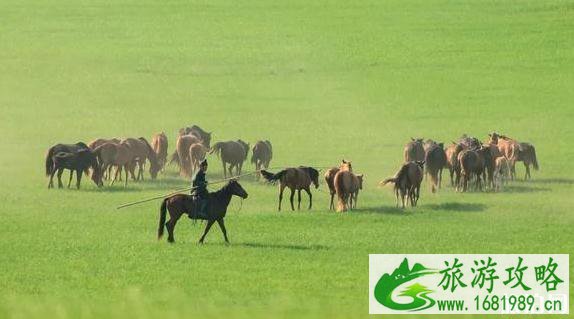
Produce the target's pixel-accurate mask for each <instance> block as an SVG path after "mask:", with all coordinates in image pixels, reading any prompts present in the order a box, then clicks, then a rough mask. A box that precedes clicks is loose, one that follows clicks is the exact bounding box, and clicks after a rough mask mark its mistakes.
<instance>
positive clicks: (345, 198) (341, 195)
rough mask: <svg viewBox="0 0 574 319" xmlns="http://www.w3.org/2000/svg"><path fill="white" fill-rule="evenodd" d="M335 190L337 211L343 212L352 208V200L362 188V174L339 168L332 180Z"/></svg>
mask: <svg viewBox="0 0 574 319" xmlns="http://www.w3.org/2000/svg"><path fill="white" fill-rule="evenodd" d="M333 184H334V186H335V192H336V193H337V211H338V212H344V211H347V210H348V209H350V210H352V209H353V200H355V207H356V199H357V197H358V194H359V190H361V189H362V188H363V175H355V174H353V173H352V172H350V171H348V170H339V172H337V174H336V175H335V179H334V180H333Z"/></svg>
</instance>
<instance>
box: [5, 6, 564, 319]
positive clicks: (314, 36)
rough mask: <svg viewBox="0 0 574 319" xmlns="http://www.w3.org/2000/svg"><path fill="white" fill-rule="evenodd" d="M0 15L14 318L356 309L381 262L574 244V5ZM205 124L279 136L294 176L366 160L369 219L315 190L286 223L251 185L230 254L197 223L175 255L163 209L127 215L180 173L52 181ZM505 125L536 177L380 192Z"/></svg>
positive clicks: (270, 191) (70, 10) (72, 10)
mask: <svg viewBox="0 0 574 319" xmlns="http://www.w3.org/2000/svg"><path fill="white" fill-rule="evenodd" d="M0 21H2V22H1V24H2V26H1V28H0V61H1V63H0V112H1V113H0V123H1V125H0V135H1V136H2V143H0V154H1V155H0V164H1V165H0V176H1V178H0V187H1V190H2V191H1V192H0V200H1V203H2V204H1V205H0V207H1V208H0V226H1V228H2V231H1V232H0V270H1V271H0V317H5V318H47V317H52V318H97V317H108V318H110V317H111V318H126V317H137V318H151V317H159V316H161V317H163V318H183V317H192V316H196V317H204V318H205V317H222V316H223V315H226V316H229V317H242V318H254V317H284V318H297V317H302V316H309V317H316V316H323V317H358V316H366V314H367V313H368V298H367V292H368V276H367V274H368V254H369V253H574V249H573V248H574V235H573V232H572V226H573V224H574V217H573V214H572V207H573V204H574V199H573V197H572V191H573V190H574V176H573V174H572V163H571V161H572V158H573V157H574V148H572V145H571V144H572V140H573V138H574V129H573V126H572V119H573V118H574V90H572V84H573V83H574V67H573V65H574V53H573V52H574V2H572V1H544V2H542V1H434V0H433V1H427V0H424V1H422V0H421V1H395V0H391V1H360V2H349V1H314V2H309V1H288V2H271V1H235V2H228V1H174V0H169V1H151V0H139V1H104V0H100V1H85V0H83V1H78V0H74V1H71V0H58V1H56V0H46V1H42V2H38V1H32V0H17V1H16V0H4V1H2V2H1V3H0ZM191 123H195V124H200V125H201V126H202V127H205V128H207V129H209V130H213V131H214V132H215V133H214V138H215V140H226V139H235V138H242V139H246V140H249V141H251V142H254V141H256V140H257V139H260V138H267V139H270V140H271V141H272V142H273V144H274V152H275V159H274V161H273V162H272V165H273V166H275V167H281V166H288V165H299V164H308V165H315V166H326V165H333V164H336V163H337V162H338V161H339V160H340V159H341V158H347V159H351V160H353V163H354V167H355V170H356V171H359V172H362V173H365V174H366V189H365V191H364V192H363V193H362V194H361V198H360V203H359V206H360V209H359V210H358V211H356V212H353V213H349V214H335V213H329V212H327V210H326V208H327V207H328V200H327V196H326V194H325V193H323V192H316V193H315V199H316V200H315V203H314V204H315V206H314V209H313V210H312V211H311V212H307V211H301V212H295V213H291V212H285V213H277V212H276V200H277V194H276V192H277V190H276V188H275V187H271V186H267V185H263V184H260V183H257V182H255V181H253V180H252V179H249V178H247V179H244V180H242V183H243V184H244V186H245V187H246V189H247V191H248V192H249V193H250V198H249V199H248V200H246V201H245V202H244V203H243V206H242V208H241V210H240V211H239V208H240V206H239V202H238V201H237V200H235V201H234V202H232V207H231V211H230V212H229V214H228V220H227V228H228V231H229V235H230V240H231V242H232V245H231V246H225V245H224V244H223V239H222V237H221V234H220V233H219V230H218V229H214V231H212V233H210V235H209V236H208V238H207V244H206V245H204V246H198V245H196V241H197V239H198V238H199V235H200V232H201V231H202V230H203V227H202V225H200V224H197V225H194V224H193V223H191V222H190V221H187V220H182V222H180V224H179V225H178V228H177V233H176V236H177V240H178V242H177V244H176V245H171V246H170V245H168V244H167V243H165V242H159V243H158V242H157V241H156V238H155V237H156V236H155V231H156V228H157V217H158V204H157V203H150V204H145V205H141V206H137V207H133V208H129V209H125V210H122V211H116V210H115V206H116V205H118V204H120V203H124V202H128V201H132V200H136V199H139V198H143V197H147V196H151V195H156V194H161V193H164V192H166V191H169V190H171V189H174V188H179V187H181V186H185V185H186V184H187V181H185V180H183V179H181V178H178V177H177V176H176V173H175V169H174V168H170V169H169V170H168V172H167V173H166V174H165V175H164V176H161V177H160V179H159V180H158V181H155V182H151V181H149V180H147V181H145V182H143V183H138V184H131V185H130V186H129V187H128V188H127V189H124V188H123V187H121V186H114V187H111V188H110V187H106V188H104V189H97V188H96V187H94V186H93V185H90V184H88V181H87V180H85V181H84V184H83V188H82V189H81V190H80V191H76V190H48V189H47V188H46V185H47V180H46V178H45V177H44V174H43V160H44V154H45V151H46V149H47V148H48V147H49V146H50V145H52V144H54V143H57V142H75V141H78V140H83V141H89V140H91V139H93V138H96V137H113V136H146V137H150V136H151V135H152V133H155V132H158V131H162V130H164V131H165V132H166V133H167V134H168V135H169V138H170V143H171V145H172V146H173V144H174V139H175V134H176V131H177V129H178V128H179V127H181V126H184V125H186V124H191ZM493 130H496V131H500V132H503V133H505V134H508V135H510V136H514V137H516V138H519V139H521V140H526V141H529V142H532V143H534V144H535V145H536V147H537V152H538V157H539V162H540V164H541V171H539V172H534V174H533V175H534V180H533V181H532V182H528V183H524V182H516V183H514V184H512V185H511V186H510V187H509V188H507V190H506V191H505V192H504V193H499V194H490V193H489V194H483V193H480V194H478V193H470V194H458V193H455V192H453V191H452V189H450V188H448V187H447V188H446V189H444V190H442V191H441V192H440V193H439V194H434V195H433V194H431V193H430V190H429V188H428V185H426V183H425V186H424V189H423V194H422V198H421V201H420V207H418V208H417V209H407V210H406V211H401V210H397V209H395V208H394V197H393V196H392V194H391V190H390V189H389V188H383V189H380V188H377V183H378V181H379V180H380V179H382V178H384V177H386V176H389V175H392V174H393V173H394V172H395V170H396V169H397V167H398V165H399V164H400V163H401V161H402V146H403V145H404V143H405V142H406V141H407V140H408V139H409V137H411V136H413V137H415V136H416V137H425V138H434V139H436V140H439V141H444V142H449V141H450V140H453V139H455V138H457V137H458V136H459V135H460V134H461V133H468V134H470V135H475V136H478V137H480V138H486V134H487V133H488V132H491V131H493ZM171 149H173V148H172V147H170V150H171ZM210 160H211V162H212V165H211V170H210V176H209V177H210V179H212V180H213V179H217V178H219V177H220V176H221V175H222V173H221V168H220V167H219V165H218V164H215V163H217V160H216V159H215V158H212V159H210ZM518 170H519V175H520V176H522V174H523V169H522V167H519V168H518ZM321 189H322V190H323V191H324V190H325V186H324V185H322V186H321ZM570 276H571V277H572V267H571V268H570ZM570 288H571V290H572V288H573V285H572V284H570ZM570 301H572V298H570Z"/></svg>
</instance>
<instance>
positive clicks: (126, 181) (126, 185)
mask: <svg viewBox="0 0 574 319" xmlns="http://www.w3.org/2000/svg"><path fill="white" fill-rule="evenodd" d="M128 165H130V164H129V163H128V164H126V165H125V166H124V171H126V180H125V182H124V187H128V171H129V167H128ZM132 176H133V172H132Z"/></svg>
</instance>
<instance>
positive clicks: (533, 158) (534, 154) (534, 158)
mask: <svg viewBox="0 0 574 319" xmlns="http://www.w3.org/2000/svg"><path fill="white" fill-rule="evenodd" d="M532 165H534V169H535V170H538V169H539V167H538V160H537V159H536V149H535V148H534V145H532Z"/></svg>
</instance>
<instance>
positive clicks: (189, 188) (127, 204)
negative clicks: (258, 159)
mask: <svg viewBox="0 0 574 319" xmlns="http://www.w3.org/2000/svg"><path fill="white" fill-rule="evenodd" d="M316 168H319V169H322V168H331V166H325V167H316ZM268 169H273V168H268ZM259 171H261V170H257V171H253V172H250V173H245V174H242V175H237V176H233V177H229V178H224V179H220V180H217V181H214V182H211V183H208V184H207V185H212V184H219V183H223V182H227V181H230V180H232V179H237V178H239V177H243V176H248V175H253V174H256V173H257V172H259ZM195 188H197V187H186V188H181V189H176V190H175V191H173V192H171V193H169V194H164V195H159V196H155V197H150V198H146V199H142V200H138V201H135V202H131V203H126V204H122V205H120V206H118V207H116V209H122V208H125V207H130V206H134V205H138V204H142V203H147V202H151V201H152V200H156V199H162V198H167V197H170V196H173V195H176V194H179V193H181V192H189V191H191V190H192V189H195Z"/></svg>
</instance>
